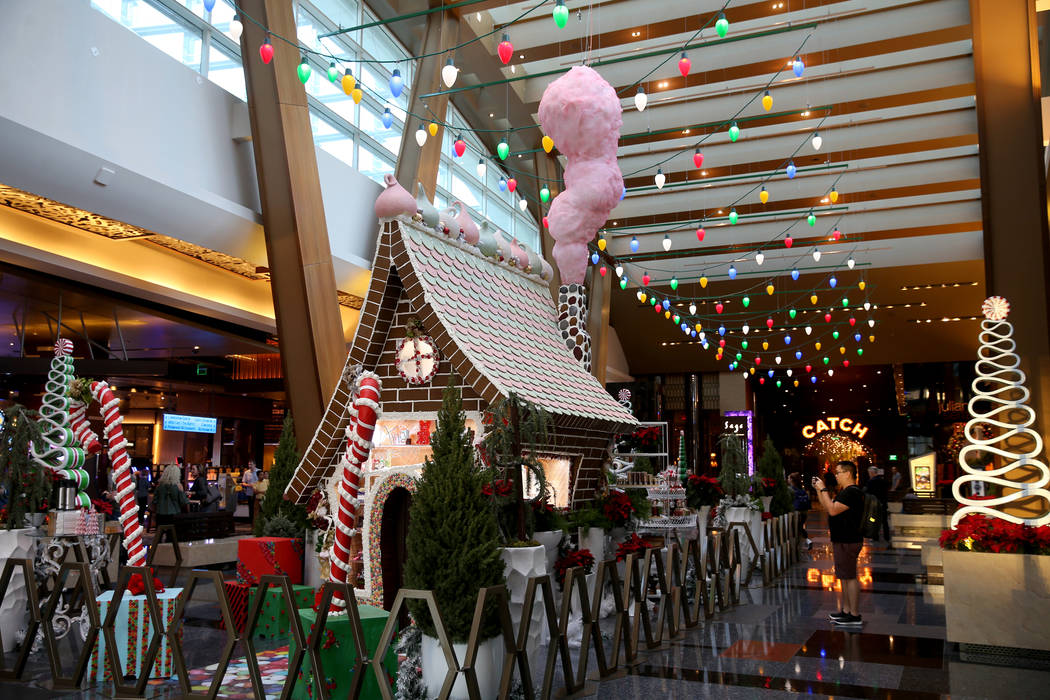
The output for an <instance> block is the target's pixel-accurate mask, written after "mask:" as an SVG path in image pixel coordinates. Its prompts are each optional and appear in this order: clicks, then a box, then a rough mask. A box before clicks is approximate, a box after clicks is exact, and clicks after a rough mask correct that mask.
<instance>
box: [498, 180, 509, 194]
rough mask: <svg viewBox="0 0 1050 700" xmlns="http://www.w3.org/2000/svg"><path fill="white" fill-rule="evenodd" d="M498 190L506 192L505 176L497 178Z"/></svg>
mask: <svg viewBox="0 0 1050 700" xmlns="http://www.w3.org/2000/svg"><path fill="white" fill-rule="evenodd" d="M499 191H500V192H506V191H507V178H505V177H501V178H500V179H499Z"/></svg>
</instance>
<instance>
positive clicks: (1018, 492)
mask: <svg viewBox="0 0 1050 700" xmlns="http://www.w3.org/2000/svg"><path fill="white" fill-rule="evenodd" d="M981 310H982V311H983V313H984V316H985V320H983V321H981V334H980V341H981V347H980V348H979V349H978V350H977V364H976V365H975V369H976V370H977V378H976V379H974V381H973V391H974V396H973V398H972V399H970V402H969V404H968V406H967V408H968V410H969V412H970V415H971V416H972V418H970V420H969V421H968V422H967V423H966V429H965V432H966V440H967V443H968V444H967V445H966V446H965V447H963V448H962V450H960V451H959V464H960V466H961V467H962V469H963V470H964V471H965V472H966V474H964V475H962V476H960V477H959V478H958V479H956V480H955V483H953V484H952V493H953V495H954V496H955V499H956V500H957V501H959V503H961V504H962V505H963V507H962V508H960V509H959V510H957V511H956V512H955V515H953V516H952V527H955V526H956V525H957V524H958V523H959V521H960V520H962V519H963V518H964V517H966V516H967V515H970V514H971V513H979V514H981V515H987V516H990V517H993V518H1001V519H1003V520H1006V521H1009V522H1012V523H1017V524H1027V525H1032V526H1038V525H1046V524H1047V523H1050V491H1047V490H1046V489H1045V488H1044V487H1045V486H1046V485H1047V484H1050V468H1048V467H1047V465H1046V463H1045V462H1043V461H1042V460H1041V457H1040V456H1041V455H1042V452H1043V439H1042V437H1041V436H1040V435H1039V433H1038V432H1036V431H1035V430H1032V429H1031V425H1032V424H1033V423H1034V422H1035V410H1034V409H1033V408H1031V407H1030V406H1028V405H1027V404H1028V399H1029V396H1030V394H1031V392H1030V391H1029V390H1028V387H1027V386H1025V381H1026V379H1027V378H1026V377H1025V374H1024V372H1023V371H1021V369H1020V364H1021V358H1020V357H1018V355H1017V354H1016V353H1015V352H1014V351H1015V350H1016V349H1017V344H1016V343H1015V342H1014V340H1013V333H1014V328H1013V324H1011V323H1010V322H1009V321H1007V320H1006V317H1007V315H1008V314H1009V313H1010V303H1009V302H1008V301H1007V300H1006V299H1004V298H1003V297H989V298H988V299H985V301H984V303H983V304H982V305H981ZM979 404H985V405H987V404H991V408H989V409H988V410H987V411H980V410H979V409H978V405H979ZM982 424H985V425H991V426H993V427H994V428H995V429H996V430H995V431H994V432H997V433H998V434H997V435H992V436H990V437H985V436H984V435H983V434H982V433H981V428H980V426H981V425H982ZM1019 444H1023V445H1027V446H1029V447H1030V449H1028V451H1026V452H1019V451H1018V450H1017V446H1018V445H1019ZM978 452H990V453H991V454H993V455H997V456H999V457H1000V458H1002V462H1003V464H1002V466H1000V467H998V468H995V469H990V470H988V471H985V470H983V469H981V468H980V467H976V468H975V467H971V466H970V464H969V462H968V461H967V456H969V455H971V454H974V453H978ZM1020 468H1025V469H1028V470H1035V471H1037V472H1038V479H1037V480H1035V481H1016V480H1011V479H1010V478H1005V477H1007V475H1008V474H1010V472H1013V471H1015V470H1017V469H1020ZM968 482H984V483H988V484H993V485H996V486H1000V487H1002V488H1003V489H1004V492H1003V494H1002V495H1000V496H997V497H995V498H988V499H981V500H977V499H974V498H971V497H968V496H963V495H962V486H963V484H966V483H968ZM1007 489H1009V493H1007V492H1006V490H1007ZM1032 497H1037V498H1040V499H1042V500H1043V502H1044V505H1045V506H1046V508H1045V509H1044V511H1043V512H1042V514H1040V515H1039V516H1038V517H1036V518H1022V517H1019V516H1017V515H1014V514H1012V513H1006V512H1004V511H1003V510H1000V509H999V508H998V506H1008V505H1011V504H1017V502H1018V501H1027V500H1029V499H1031V498H1032ZM1028 505H1029V504H1027V503H1026V504H1025V507H1026V508H1027V507H1028Z"/></svg>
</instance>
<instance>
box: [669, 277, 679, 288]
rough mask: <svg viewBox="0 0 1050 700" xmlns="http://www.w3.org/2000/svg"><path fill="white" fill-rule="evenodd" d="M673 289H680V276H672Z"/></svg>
mask: <svg viewBox="0 0 1050 700" xmlns="http://www.w3.org/2000/svg"><path fill="white" fill-rule="evenodd" d="M671 289H672V290H675V289H678V278H677V277H672V278H671Z"/></svg>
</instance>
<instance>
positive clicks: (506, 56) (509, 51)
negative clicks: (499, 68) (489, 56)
mask: <svg viewBox="0 0 1050 700" xmlns="http://www.w3.org/2000/svg"><path fill="white" fill-rule="evenodd" d="M496 53H498V54H499V60H501V61H503V65H507V64H508V63H510V59H511V56H513V55H514V44H512V43H510V35H509V34H504V35H503V41H501V42H500V43H499V46H497V47H496Z"/></svg>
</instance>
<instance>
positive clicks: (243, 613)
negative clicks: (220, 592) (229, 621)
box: [219, 581, 252, 633]
mask: <svg viewBox="0 0 1050 700" xmlns="http://www.w3.org/2000/svg"><path fill="white" fill-rule="evenodd" d="M222 587H223V589H225V592H226V599H227V600H228V601H230V614H231V615H232V616H233V626H234V628H235V629H236V630H237V632H241V633H243V632H244V625H245V623H246V622H247V621H248V596H249V594H250V593H251V591H252V585H251V584H250V583H241V582H240V581H223V582H222ZM219 629H223V630H224V629H226V622H225V620H222V619H221V618H220V619H219Z"/></svg>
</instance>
